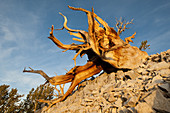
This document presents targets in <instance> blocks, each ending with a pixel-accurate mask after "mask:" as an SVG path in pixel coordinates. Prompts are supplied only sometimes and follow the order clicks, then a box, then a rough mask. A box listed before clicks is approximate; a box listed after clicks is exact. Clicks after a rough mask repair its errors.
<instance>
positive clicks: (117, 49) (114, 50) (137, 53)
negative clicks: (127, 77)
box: [23, 6, 148, 109]
mask: <svg viewBox="0 0 170 113" xmlns="http://www.w3.org/2000/svg"><path fill="white" fill-rule="evenodd" d="M68 7H69V8H70V9H72V10H76V11H82V12H84V13H86V15H87V19H88V31H84V30H76V29H71V28H69V27H68V26H67V18H66V16H64V15H63V14H61V13H60V14H61V15H62V16H63V17H64V20H65V21H64V24H63V28H62V29H66V30H67V31H69V33H70V35H74V36H76V37H77V38H73V40H75V41H78V42H81V44H80V43H79V44H75V43H72V44H70V45H66V44H63V43H62V42H60V41H59V40H58V39H57V38H56V37H55V36H54V33H53V32H54V31H55V30H59V29H55V28H54V26H53V25H52V27H51V31H50V35H49V37H48V38H49V39H50V40H51V41H53V42H54V44H56V46H58V47H59V48H61V49H64V52H65V51H67V50H74V51H76V55H75V56H74V58H73V60H74V62H75V67H73V68H72V69H71V70H69V71H68V72H67V73H66V74H65V75H60V76H54V77H49V76H48V75H47V74H46V73H44V72H43V71H42V70H34V69H32V68H30V69H26V68H25V69H24V70H23V72H28V73H37V74H40V75H42V76H43V77H44V78H45V79H46V80H47V82H49V83H50V84H52V85H54V86H56V85H61V84H65V83H68V82H71V85H70V87H69V89H68V90H67V92H66V93H65V94H63V95H62V96H60V97H58V98H56V99H53V100H51V101H48V100H45V98H44V99H43V100H42V99H41V100H39V101H40V102H45V103H48V104H49V107H48V109H49V108H50V107H51V106H52V105H54V104H55V103H58V102H61V101H64V100H65V99H66V98H67V97H68V96H69V95H70V94H71V93H72V91H73V90H74V88H75V87H76V86H77V85H78V84H79V83H80V82H81V81H82V80H84V79H87V78H89V77H91V76H93V75H95V74H98V73H100V72H101V71H102V70H103V71H105V72H107V73H111V72H113V71H117V70H120V69H121V70H127V69H134V68H136V67H138V66H139V65H140V64H141V63H142V62H143V61H144V60H145V59H146V58H147V57H148V54H147V53H146V52H144V51H141V50H140V49H139V48H138V47H135V46H131V45H130V44H129V43H130V42H133V41H132V39H133V38H135V35H136V32H135V33H134V34H133V35H132V36H129V37H126V38H125V41H124V40H122V39H121V38H120V35H121V34H122V32H124V31H125V30H126V29H128V28H127V25H129V24H132V21H133V20H132V21H127V22H125V21H123V20H122V19H120V20H117V24H116V26H115V28H112V27H110V26H109V25H108V24H107V23H106V22H105V21H104V20H103V19H102V18H100V17H99V16H98V15H97V14H95V13H94V9H93V8H92V11H88V10H86V9H83V8H75V7H71V6H68ZM62 29H60V30H62ZM85 54H86V55H87V56H88V60H87V63H86V64H85V65H84V66H76V58H77V56H78V55H80V56H81V57H82V56H83V55H85ZM63 60H64V59H63Z"/></svg>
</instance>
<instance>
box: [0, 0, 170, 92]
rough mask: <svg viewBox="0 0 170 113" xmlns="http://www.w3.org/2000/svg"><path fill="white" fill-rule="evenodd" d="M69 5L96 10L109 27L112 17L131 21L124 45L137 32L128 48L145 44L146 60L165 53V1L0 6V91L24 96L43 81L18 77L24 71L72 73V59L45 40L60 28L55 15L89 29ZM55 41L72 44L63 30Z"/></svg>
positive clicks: (48, 0) (169, 32) (12, 2)
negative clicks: (8, 88) (3, 88)
mask: <svg viewBox="0 0 170 113" xmlns="http://www.w3.org/2000/svg"><path fill="white" fill-rule="evenodd" d="M67 5H70V6H74V7H82V8H85V9H88V10H91V8H92V7H94V11H95V13H96V14H97V15H98V16H100V17H101V18H102V19H104V20H105V21H106V22H107V23H108V24H109V26H111V27H114V25H115V23H116V22H115V17H117V18H119V17H123V18H125V19H126V20H129V21H130V20H131V19H134V25H131V26H130V27H131V29H129V30H126V31H125V32H124V33H123V34H122V35H121V38H122V39H124V38H125V37H128V36H130V35H132V34H133V33H134V32H137V34H136V38H135V39H134V44H132V45H134V46H138V47H139V45H140V42H141V41H144V40H148V43H149V44H150V45H151V46H150V48H151V49H149V50H147V52H148V54H154V53H160V52H161V51H165V50H167V49H169V42H170V14H169V11H170V1H169V0H0V85H2V84H8V85H10V86H11V87H12V88H17V89H18V90H19V93H21V94H27V93H28V92H29V91H30V90H31V88H33V87H34V88H36V87H37V86H38V85H40V84H43V83H44V82H45V80H44V79H43V78H42V77H41V76H40V75H37V74H26V73H22V71H23V69H24V67H29V66H30V67H32V68H33V69H42V70H44V71H45V72H46V73H47V74H48V75H49V76H54V75H55V73H57V74H58V75H61V74H64V73H66V70H65V69H67V70H69V69H71V68H72V67H74V61H73V60H72V58H73V57H74V55H75V53H74V52H69V51H67V52H65V53H62V50H60V49H59V48H57V47H56V46H55V44H53V43H52V41H50V40H49V39H48V38H47V37H48V36H49V29H48V28H49V27H51V25H54V27H55V28H61V27H62V24H63V17H62V16H61V15H59V12H61V13H63V14H64V15H65V16H67V18H68V26H69V27H71V28H74V29H83V30H87V29H88V25H87V18H86V15H85V13H82V12H79V11H72V10H70V9H69V8H68V7H67ZM55 36H56V37H57V38H58V39H59V40H60V41H62V42H63V43H65V44H71V43H73V41H72V36H69V34H68V33H67V31H66V30H63V31H55ZM75 43H76V42H75ZM86 59H87V58H86V56H84V57H83V58H78V59H77V65H84V64H85V63H86Z"/></svg>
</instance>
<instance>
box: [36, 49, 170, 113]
mask: <svg viewBox="0 0 170 113" xmlns="http://www.w3.org/2000/svg"><path fill="white" fill-rule="evenodd" d="M45 109H46V107H44V108H43V109H41V110H38V111H37V112H46V113H156V112H161V113H168V112H170V49H169V50H167V51H166V52H161V53H160V54H154V55H151V56H149V57H148V58H147V60H146V61H145V62H144V63H143V64H142V65H140V66H139V67H137V68H135V69H133V70H128V71H122V70H118V71H117V72H113V73H111V74H107V73H105V72H103V73H102V74H100V75H99V76H98V77H96V78H93V77H92V78H91V79H90V80H86V81H83V82H82V83H81V84H80V87H79V88H77V90H75V92H74V93H73V94H72V95H70V96H69V97H67V99H66V100H65V101H63V102H59V103H57V104H56V105H54V106H53V107H51V108H50V109H49V110H48V111H44V110H45Z"/></svg>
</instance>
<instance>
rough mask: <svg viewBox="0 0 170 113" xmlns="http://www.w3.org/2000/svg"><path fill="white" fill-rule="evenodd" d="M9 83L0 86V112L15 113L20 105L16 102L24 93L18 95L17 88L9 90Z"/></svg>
mask: <svg viewBox="0 0 170 113" xmlns="http://www.w3.org/2000/svg"><path fill="white" fill-rule="evenodd" d="M8 88H9V85H1V86H0V112H1V113H16V112H18V111H19V109H20V106H19V104H18V102H19V101H20V98H21V97H23V96H24V95H19V94H18V93H17V91H18V90H17V89H13V88H12V89H11V91H9V89H8Z"/></svg>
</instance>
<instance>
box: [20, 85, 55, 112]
mask: <svg viewBox="0 0 170 113" xmlns="http://www.w3.org/2000/svg"><path fill="white" fill-rule="evenodd" d="M53 91H54V88H52V87H51V86H50V84H46V85H40V86H38V87H37V88H36V89H35V90H34V88H32V89H31V91H30V92H29V94H28V95H27V97H26V99H24V101H23V102H22V103H21V106H22V107H21V110H20V111H22V112H27V113H33V112H34V111H35V110H37V109H40V108H42V107H43V104H44V103H41V102H38V101H37V100H38V99H44V100H51V99H53Z"/></svg>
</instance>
